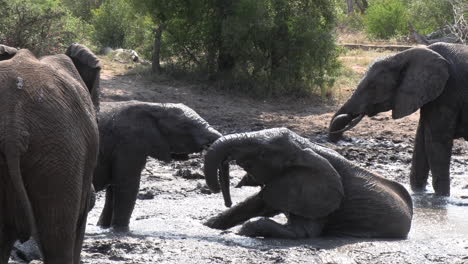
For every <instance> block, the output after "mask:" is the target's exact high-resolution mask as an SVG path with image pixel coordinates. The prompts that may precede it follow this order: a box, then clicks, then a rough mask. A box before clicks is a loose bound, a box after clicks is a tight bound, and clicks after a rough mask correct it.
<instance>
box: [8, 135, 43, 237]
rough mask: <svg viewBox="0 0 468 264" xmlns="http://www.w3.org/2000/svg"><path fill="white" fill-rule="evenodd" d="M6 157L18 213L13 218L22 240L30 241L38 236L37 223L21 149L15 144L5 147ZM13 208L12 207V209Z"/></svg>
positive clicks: (14, 206)
mask: <svg viewBox="0 0 468 264" xmlns="http://www.w3.org/2000/svg"><path fill="white" fill-rule="evenodd" d="M4 157H5V161H6V164H7V166H8V174H9V176H10V177H9V179H10V181H11V182H10V183H11V187H12V190H11V191H10V192H11V193H12V194H13V195H12V197H13V199H12V200H11V201H14V202H15V203H16V204H14V205H13V208H15V209H16V210H18V211H16V212H18V213H14V214H15V215H14V216H13V219H14V223H15V227H16V232H17V235H18V237H19V239H20V240H22V241H25V240H28V239H29V237H30V236H35V235H36V221H35V218H34V213H33V209H32V206H31V202H30V200H29V197H28V193H27V191H26V187H25V184H24V181H23V176H22V174H21V167H20V157H21V153H20V149H19V148H18V146H17V145H16V144H15V143H6V144H5V145H4ZM10 208H11V207H10Z"/></svg>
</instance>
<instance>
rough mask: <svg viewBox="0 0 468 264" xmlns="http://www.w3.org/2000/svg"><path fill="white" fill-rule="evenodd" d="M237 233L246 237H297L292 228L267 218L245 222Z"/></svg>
mask: <svg viewBox="0 0 468 264" xmlns="http://www.w3.org/2000/svg"><path fill="white" fill-rule="evenodd" d="M238 235H241V236H248V237H265V238H267V237H272V238H298V234H296V233H295V232H294V231H293V230H291V229H290V228H288V227H287V226H285V225H282V224H279V223H277V222H275V221H273V220H271V219H268V218H261V219H259V220H256V221H251V222H247V223H245V224H244V225H242V228H241V229H240V230H239V233H238Z"/></svg>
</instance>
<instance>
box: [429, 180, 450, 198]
mask: <svg viewBox="0 0 468 264" xmlns="http://www.w3.org/2000/svg"><path fill="white" fill-rule="evenodd" d="M432 185H433V187H434V192H435V194H436V195H438V196H450V181H446V180H445V181H441V180H435V181H434V182H433V183H432Z"/></svg>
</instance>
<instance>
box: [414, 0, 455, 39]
mask: <svg viewBox="0 0 468 264" xmlns="http://www.w3.org/2000/svg"><path fill="white" fill-rule="evenodd" d="M408 5H409V8H408V10H409V11H408V12H409V18H410V19H409V20H410V22H411V23H412V24H413V26H414V28H415V29H416V30H417V31H418V32H419V33H421V34H429V33H432V32H434V31H436V30H438V29H441V28H443V27H444V26H445V24H446V23H447V22H452V21H453V10H452V6H451V4H450V2H449V1H441V0H412V1H409V2H408Z"/></svg>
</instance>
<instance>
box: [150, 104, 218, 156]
mask: <svg viewBox="0 0 468 264" xmlns="http://www.w3.org/2000/svg"><path fill="white" fill-rule="evenodd" d="M162 108H163V111H156V112H154V114H155V115H156V116H157V126H158V129H159V130H160V132H161V134H162V135H163V136H164V138H165V140H166V142H167V144H168V145H169V148H170V152H171V153H172V154H189V153H195V152H200V151H202V150H203V149H205V148H207V147H208V146H209V145H211V144H212V143H213V142H214V141H215V140H217V139H218V138H220V137H221V136H222V135H221V133H219V132H218V131H217V130H216V129H214V128H213V127H211V126H210V125H209V124H208V122H206V121H205V120H204V119H203V118H202V117H201V116H200V115H198V114H197V113H196V112H195V111H194V110H193V109H191V108H189V107H187V106H186V105H184V104H162Z"/></svg>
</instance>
